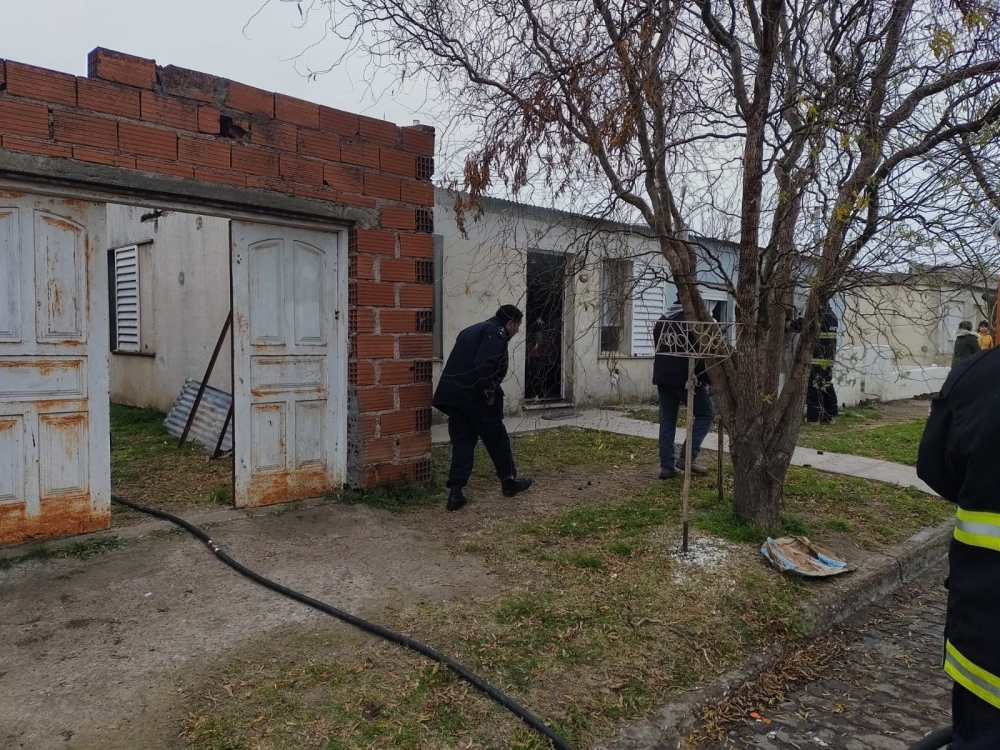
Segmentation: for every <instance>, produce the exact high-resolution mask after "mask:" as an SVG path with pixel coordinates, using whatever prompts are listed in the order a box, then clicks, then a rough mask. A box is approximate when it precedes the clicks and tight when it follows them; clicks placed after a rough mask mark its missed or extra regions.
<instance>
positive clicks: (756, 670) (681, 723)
mask: <svg viewBox="0 0 1000 750" xmlns="http://www.w3.org/2000/svg"><path fill="white" fill-rule="evenodd" d="M953 528H954V520H948V521H946V522H944V523H942V524H939V525H938V526H933V527H930V528H927V529H923V530H921V531H919V532H917V533H916V534H914V535H913V536H911V537H910V538H909V539H906V540H904V541H902V542H900V543H898V544H895V545H893V546H892V547H890V548H889V549H888V550H886V551H885V552H883V553H881V555H878V556H875V557H874V558H873V559H874V560H875V563H874V564H873V565H872V566H871V567H870V568H869V569H867V570H865V571H855V572H854V573H851V574H850V575H849V576H847V577H846V578H845V579H844V580H843V581H842V582H835V581H819V582H817V583H818V585H820V586H828V587H829V588H828V589H827V590H825V591H822V592H821V593H820V594H819V596H818V597H817V600H814V601H813V602H811V603H810V607H809V611H808V613H807V612H802V613H800V615H801V617H802V621H803V623H804V624H805V627H806V634H807V635H808V636H814V635H818V634H820V633H823V632H826V631H827V630H829V629H831V628H832V627H833V626H835V625H837V624H838V623H841V622H843V621H844V620H846V619H847V618H849V617H851V616H852V615H854V614H855V613H857V612H859V611H860V610H862V609H864V608H865V607H867V606H869V605H871V604H873V603H875V602H877V601H879V600H880V599H883V598H884V597H886V596H887V595H889V594H891V593H892V592H893V591H895V590H896V589H898V588H899V587H900V586H902V585H904V584H906V583H909V582H910V581H912V580H914V579H915V578H917V577H918V576H919V575H920V574H921V573H923V572H924V571H926V570H928V569H929V568H930V567H931V566H933V565H934V564H936V563H937V562H939V561H940V560H941V559H943V558H944V557H945V555H946V554H947V552H948V544H949V542H950V540H951V538H952V530H953ZM784 653H785V649H782V648H777V647H776V648H773V649H771V650H769V651H767V652H765V653H763V654H758V655H756V656H754V657H752V658H751V660H750V663H749V664H747V665H745V666H743V667H741V668H740V669H736V670H733V671H731V672H727V673H726V674H723V675H722V676H720V677H718V678H716V679H715V680H713V681H712V682H710V683H708V684H707V685H703V686H702V687H699V688H696V689H694V690H693V691H691V693H690V694H689V695H688V696H687V697H685V698H681V699H678V700H675V701H671V702H670V703H668V704H667V705H665V706H663V707H662V708H661V709H659V710H658V711H657V712H656V713H655V714H654V715H653V716H651V717H649V718H647V719H643V720H641V721H637V722H635V723H633V724H631V725H629V726H627V727H625V728H624V729H622V730H621V731H620V732H619V734H618V736H617V737H615V738H614V739H613V740H611V741H609V742H607V743H605V744H602V745H597V746H596V747H595V748H594V750H671V749H676V750H681V749H682V748H684V747H685V738H686V736H687V735H688V734H689V733H690V732H691V731H692V730H693V729H694V728H695V725H696V723H697V721H698V716H699V714H700V710H699V709H700V708H701V707H702V706H703V705H705V704H707V703H709V702H712V701H717V700H719V699H721V698H724V697H725V696H726V695H727V694H728V693H729V691H730V690H731V689H733V688H735V687H738V686H740V685H743V684H744V683H747V682H753V681H754V680H755V679H756V678H757V677H758V676H760V674H762V673H763V672H764V671H765V670H767V669H769V668H770V667H773V666H774V665H775V664H777V663H778V660H779V659H780V658H781V657H782V656H783V655H784Z"/></svg>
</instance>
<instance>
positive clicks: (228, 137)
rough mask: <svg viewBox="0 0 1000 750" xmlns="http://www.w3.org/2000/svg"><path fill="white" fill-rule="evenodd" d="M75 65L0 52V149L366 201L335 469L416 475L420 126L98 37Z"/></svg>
mask: <svg viewBox="0 0 1000 750" xmlns="http://www.w3.org/2000/svg"><path fill="white" fill-rule="evenodd" d="M88 62H89V71H88V77H87V78H77V77H74V76H72V75H68V74H65V73H59V72H55V71H51V70H44V69H41V68H36V67H33V66H30V65H25V64H23V63H18V62H14V61H9V60H8V61H4V60H0V148H2V149H6V150H9V151H18V152H23V153H29V154H38V155H42V156H48V157H55V158H58V159H72V160H76V161H79V162H90V163H94V164H102V165H109V166H113V167H117V168H121V169H124V170H135V171H139V172H156V173H161V174H166V175H172V176H175V177H179V178H183V179H185V180H193V181H201V182H208V183H219V184H225V185H235V186H239V187H248V188H257V189H263V190H267V191H271V192H275V193H281V194H285V195H290V196H297V197H302V198H309V199H315V200H321V201H328V202H331V203H335V204H340V205H347V206H354V207H358V208H363V209H369V210H371V212H372V214H373V216H375V217H377V218H376V219H374V221H373V222H371V224H370V225H368V226H365V227H363V228H361V227H356V228H354V229H352V231H351V238H350V247H349V269H350V271H349V287H350V300H349V320H350V326H349V328H350V348H351V351H350V360H349V362H350V364H349V379H350V387H351V391H352V392H351V394H350V396H351V398H352V402H353V404H355V405H356V410H353V409H352V416H351V420H352V424H351V430H350V431H351V435H352V440H353V445H352V461H353V465H349V467H348V473H349V477H350V478H351V479H353V480H354V481H355V482H357V483H363V484H366V485H368V486H370V485H373V484H376V483H384V482H394V481H403V480H417V481H422V480H425V479H427V478H428V477H429V473H430V461H429V453H430V404H431V363H430V357H431V353H432V334H431V324H430V322H429V321H430V320H431V317H432V316H431V315H430V310H431V308H432V305H433V301H432V300H433V294H432V282H433V278H432V272H431V270H430V263H431V262H432V258H433V240H432V233H433V229H434V222H433V206H434V189H433V186H432V184H431V182H430V178H431V176H432V174H433V171H434V131H433V129H431V128H427V127H421V126H415V127H397V126H396V125H394V124H392V123H389V122H385V121H383V120H377V119H374V118H371V117H365V116H362V115H356V114H351V113H349V112H342V111H340V110H336V109H331V108H329V107H324V106H321V105H318V104H313V103H310V102H306V101H303V100H300V99H294V98H292V97H289V96H285V95H283V94H275V93H272V92H269V91H263V90H261V89H257V88H254V87H252V86H247V85H245V84H242V83H237V82H236V81H230V80H226V79H224V78H218V77H216V76H212V75H208V74H205V73H199V72H196V71H191V70H185V69H183V68H177V67H174V66H166V67H160V66H157V65H156V63H155V62H154V61H153V60H147V59H144V58H139V57H134V56H131V55H125V54H122V53H119V52H114V51H110V50H104V49H96V50H94V51H93V52H91V53H90V56H89V58H88Z"/></svg>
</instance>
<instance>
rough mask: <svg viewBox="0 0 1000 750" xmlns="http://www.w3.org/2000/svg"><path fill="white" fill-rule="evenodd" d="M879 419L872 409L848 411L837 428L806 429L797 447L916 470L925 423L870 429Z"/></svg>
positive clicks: (817, 426) (810, 427)
mask: <svg viewBox="0 0 1000 750" xmlns="http://www.w3.org/2000/svg"><path fill="white" fill-rule="evenodd" d="M877 418H878V412H876V411H875V410H873V409H858V410H848V411H845V412H844V413H842V415H841V416H840V417H839V418H838V419H837V423H836V424H832V425H813V424H808V425H805V426H803V428H802V432H801V433H799V440H798V444H799V445H801V446H803V447H806V448H813V449H815V450H821V451H829V452H831V453H847V454H851V455H854V456H866V457H868V458H878V459H881V460H883V461H893V462H894V463H899V464H906V465H907V466H914V465H915V464H916V463H917V448H919V446H920V438H921V437H922V436H923V433H924V424H925V423H926V421H927V420H926V419H914V420H910V421H908V422H898V423H894V424H883V425H879V426H871V422H872V420H874V419H877Z"/></svg>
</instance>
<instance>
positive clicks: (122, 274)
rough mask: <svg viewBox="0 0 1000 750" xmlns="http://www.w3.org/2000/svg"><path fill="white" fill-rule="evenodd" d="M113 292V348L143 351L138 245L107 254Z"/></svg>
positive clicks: (134, 352)
mask: <svg viewBox="0 0 1000 750" xmlns="http://www.w3.org/2000/svg"><path fill="white" fill-rule="evenodd" d="M108 266H109V272H110V274H109V275H110V278H109V281H110V284H109V285H108V286H109V289H110V291H111V350H112V351H114V352H122V353H127V354H138V353H139V352H141V351H142V340H141V335H140V334H141V321H140V317H141V302H140V297H139V294H140V288H139V246H138V245H129V246H128V247H119V248H115V249H114V250H111V251H110V253H109V257H108Z"/></svg>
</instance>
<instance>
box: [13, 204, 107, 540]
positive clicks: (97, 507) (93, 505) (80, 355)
mask: <svg viewBox="0 0 1000 750" xmlns="http://www.w3.org/2000/svg"><path fill="white" fill-rule="evenodd" d="M104 217H105V207H104V205H103V204H92V203H84V202H81V201H75V200H62V199H57V198H44V197H40V196H30V195H24V194H20V193H10V192H0V544H11V543H14V542H20V541H25V540H28V539H41V538H47V537H55V536H62V535H66V534H77V533H83V532H86V531H93V530H95V529H99V528H107V527H108V526H109V525H110V519H111V511H110V508H111V467H110V438H109V433H108V428H109V425H108V418H109V415H108V314H107V310H108V296H107V275H108V267H107V258H106V255H105V248H104Z"/></svg>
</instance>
